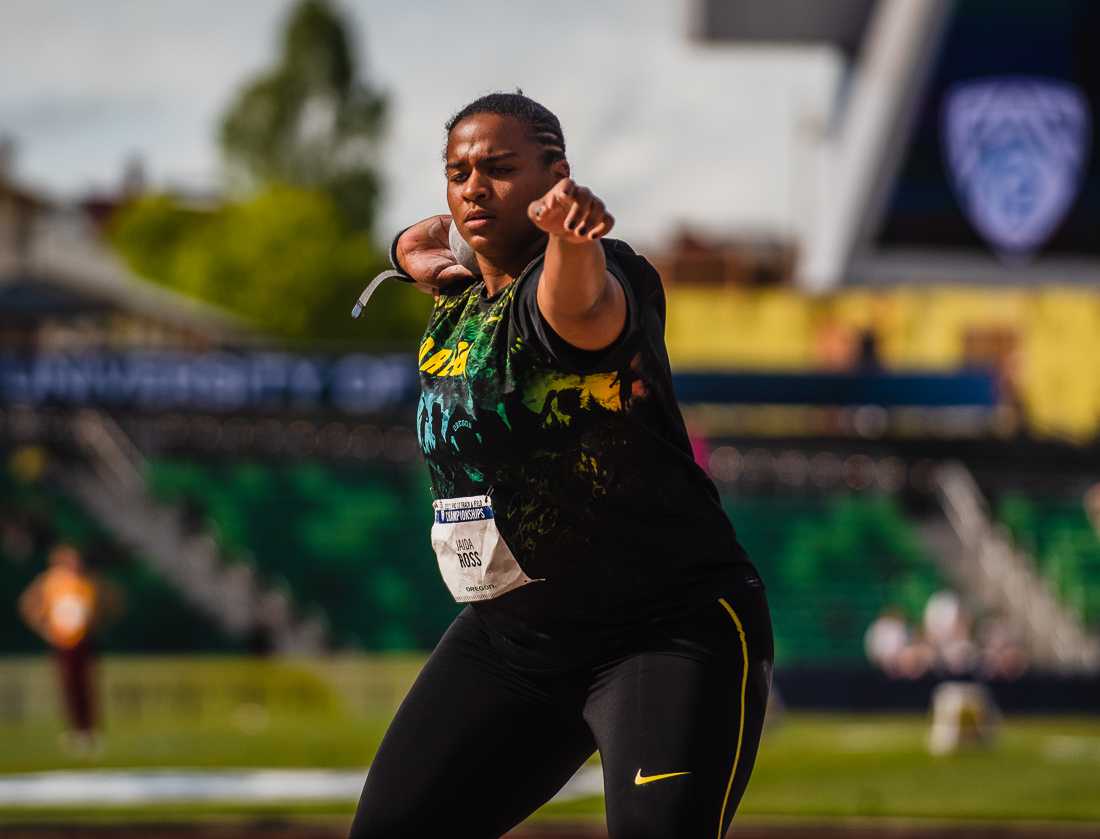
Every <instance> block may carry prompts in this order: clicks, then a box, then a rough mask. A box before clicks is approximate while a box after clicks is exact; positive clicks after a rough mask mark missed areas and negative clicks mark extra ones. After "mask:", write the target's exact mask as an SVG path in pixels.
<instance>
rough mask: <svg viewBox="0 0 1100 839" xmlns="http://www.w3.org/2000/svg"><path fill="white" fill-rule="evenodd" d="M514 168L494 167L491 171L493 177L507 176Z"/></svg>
mask: <svg viewBox="0 0 1100 839" xmlns="http://www.w3.org/2000/svg"><path fill="white" fill-rule="evenodd" d="M514 171H515V168H514V167H512V166H494V167H493V168H492V170H491V173H492V174H493V175H507V174H509V173H510V172H514Z"/></svg>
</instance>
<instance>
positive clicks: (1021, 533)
mask: <svg viewBox="0 0 1100 839" xmlns="http://www.w3.org/2000/svg"><path fill="white" fill-rule="evenodd" d="M996 509H997V518H998V519H999V520H1000V521H1001V522H1002V523H1003V524H1005V525H1006V526H1007V527H1008V529H1009V531H1010V532H1011V533H1012V536H1013V538H1014V539H1015V541H1016V544H1017V545H1018V546H1019V547H1020V548H1021V549H1023V550H1025V551H1026V552H1028V553H1029V554H1030V555H1031V556H1032V557H1034V559H1035V562H1036V565H1037V566H1038V568H1039V571H1040V573H1042V574H1043V576H1045V577H1046V579H1047V580H1048V581H1049V583H1050V585H1051V587H1052V588H1053V589H1054V590H1055V591H1056V592H1057V593H1058V594H1059V595H1060V596H1061V597H1062V599H1063V601H1064V602H1065V603H1066V604H1067V605H1068V606H1069V607H1070V608H1072V609H1073V610H1074V611H1075V612H1076V613H1077V614H1078V615H1080V616H1081V617H1082V618H1083V619H1084V621H1085V623H1086V624H1088V625H1089V626H1092V627H1100V539H1097V535H1096V532H1095V531H1094V530H1093V528H1092V525H1091V524H1090V523H1089V520H1088V517H1087V516H1086V515H1085V511H1084V508H1083V507H1082V505H1081V500H1080V499H1079V498H1063V499H1039V498H1036V497H1033V496H1026V495H1020V494H1008V495H1004V496H1002V497H1001V498H1000V500H999V501H998V503H997V505H996Z"/></svg>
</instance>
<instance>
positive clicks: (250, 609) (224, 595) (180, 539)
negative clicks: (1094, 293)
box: [59, 411, 326, 655]
mask: <svg viewBox="0 0 1100 839" xmlns="http://www.w3.org/2000/svg"><path fill="white" fill-rule="evenodd" d="M73 430H74V436H75V438H76V442H77V444H78V446H79V447H80V449H81V451H82V452H83V453H84V455H85V457H86V458H87V464H88V465H87V466H83V467H74V468H72V469H69V470H66V472H65V473H64V474H62V475H60V476H59V481H60V482H61V484H62V485H63V486H64V488H65V489H66V490H68V491H69V492H71V493H72V494H73V495H74V496H75V497H76V498H77V499H79V500H80V502H81V503H82V504H84V505H85V507H86V508H87V509H88V511H89V512H91V513H92V514H94V515H95V516H96V517H97V518H98V519H99V520H100V521H101V522H103V524H104V525H105V526H106V527H108V528H109V529H110V530H112V531H113V532H114V534H115V535H116V537H117V538H118V539H119V540H120V541H121V542H122V543H123V544H125V545H126V546H127V547H129V548H131V549H132V550H134V552H135V553H137V554H138V555H139V556H141V557H142V558H144V559H145V560H146V561H148V562H149V563H151V564H152V565H153V566H154V567H155V568H156V570H157V571H158V572H159V573H160V574H161V575H162V576H163V577H164V579H166V580H168V581H169V582H170V583H171V584H173V585H174V586H175V587H176V588H177V589H178V590H179V591H180V592H181V593H182V594H183V596H184V597H185V598H186V599H187V600H188V601H190V602H191V603H192V604H194V605H195V606H196V607H197V608H199V609H201V610H202V611H203V612H205V613H206V614H208V615H209V616H210V617H211V618H213V619H214V620H215V621H217V623H218V624H219V625H220V626H221V627H222V629H223V630H224V631H226V632H227V633H229V634H230V635H232V636H234V637H237V638H242V637H249V638H256V637H259V638H261V639H262V640H263V641H264V642H265V645H268V646H270V648H271V649H272V650H274V651H275V652H278V653H283V654H301V655H307V654H312V653H318V652H321V651H322V650H323V649H324V648H325V641H326V628H325V622H324V620H323V618H321V617H319V616H316V615H315V616H312V617H308V618H304V619H300V618H298V617H297V616H296V615H295V613H294V608H293V603H292V602H291V598H290V596H289V594H288V593H286V592H285V591H283V590H281V589H279V588H275V587H270V586H264V585H263V584H262V582H261V581H260V580H259V578H258V576H257V574H256V571H255V569H254V568H253V567H252V566H251V565H249V564H247V563H244V562H226V561H225V560H224V558H223V557H222V554H221V551H220V549H219V547H218V542H217V540H216V539H215V537H214V535H213V534H212V533H210V532H209V530H208V529H206V528H204V527H201V526H200V527H197V528H196V527H195V526H194V524H193V523H191V522H189V521H188V520H187V516H186V515H185V511H184V510H182V509H180V508H176V507H172V506H169V505H165V504H161V503H159V502H158V501H156V499H154V498H153V497H152V495H151V493H150V491H149V488H148V486H147V484H146V481H145V459H144V458H143V457H142V455H141V453H140V452H139V451H138V450H137V448H136V447H135V446H134V444H133V443H132V442H131V440H130V439H129V437H128V436H127V435H126V433H125V432H124V431H123V430H122V429H121V428H119V427H118V425H117V424H116V423H115V422H114V421H113V420H112V419H110V417H107V416H105V415H103V414H101V413H99V412H96V411H81V412H80V414H78V415H77V417H76V419H75V420H74V429H73Z"/></svg>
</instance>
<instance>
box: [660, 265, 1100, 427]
mask: <svg viewBox="0 0 1100 839" xmlns="http://www.w3.org/2000/svg"><path fill="white" fill-rule="evenodd" d="M668 298H669V313H668V328H667V339H668V346H669V354H670V356H671V359H672V363H673V366H675V367H676V368H677V369H680V370H723V369H724V370H732V369H737V370H772V371H784V370H786V371H796V370H798V371H806V370H826V369H836V366H835V364H833V363H831V360H830V358H829V357H828V355H827V352H826V350H825V349H823V348H824V347H825V342H826V340H827V336H828V335H829V334H830V333H833V334H835V333H837V332H841V333H843V332H844V331H848V332H849V333H858V332H867V331H869V332H872V333H873V334H874V336H875V338H876V345H877V351H878V353H877V355H878V359H879V361H880V363H881V364H882V365H883V367H885V368H886V369H887V370H892V371H907V370H908V371H912V370H926V371H951V370H957V369H959V368H961V367H963V366H965V364H966V362H967V352H966V347H967V339H968V335H970V336H973V335H974V334H975V333H976V332H978V331H981V330H990V329H996V330H1003V331H1005V332H1006V333H1008V334H1010V335H1011V336H1012V340H1013V342H1014V346H1015V351H1014V353H1013V359H1012V361H1011V365H1012V369H1013V379H1014V381H1015V382H1016V389H1017V393H1018V398H1019V401H1020V403H1021V404H1020V409H1021V412H1022V413H1023V415H1024V420H1025V421H1026V422H1027V424H1028V426H1029V428H1030V429H1031V430H1032V432H1033V433H1036V434H1038V435H1040V436H1056V437H1066V438H1070V439H1073V440H1077V441H1081V440H1087V439H1090V438H1092V437H1093V436H1094V435H1095V434H1096V433H1097V431H1098V430H1100V293H1097V292H1096V291H1092V290H1090V289H1082V288H1078V287H1062V286H1044V287H1041V288H1025V289H1000V290H992V289H990V288H988V287H966V286H950V287H948V286H928V287H921V288H915V287H904V288H896V289H891V290H862V289H853V290H846V291H842V292H838V293H836V294H832V295H826V296H821V297H811V296H808V295H805V294H803V293H800V292H797V291H794V290H791V289H731V288H729V287H724V288H715V287H713V286H711V287H701V286H700V287H696V286H689V285H676V286H673V287H672V288H670V289H669V290H668Z"/></svg>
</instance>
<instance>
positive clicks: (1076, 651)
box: [932, 462, 1100, 672]
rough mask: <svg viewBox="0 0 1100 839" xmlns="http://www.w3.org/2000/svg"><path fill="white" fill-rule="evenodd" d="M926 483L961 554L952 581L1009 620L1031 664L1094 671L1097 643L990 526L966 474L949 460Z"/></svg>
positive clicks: (1098, 662)
mask: <svg viewBox="0 0 1100 839" xmlns="http://www.w3.org/2000/svg"><path fill="white" fill-rule="evenodd" d="M932 482H933V486H934V488H935V491H936V494H937V496H938V497H939V500H940V503H941V505H942V507H943V511H944V514H945V515H946V517H947V520H948V522H949V524H950V525H951V528H952V530H953V531H954V533H955V535H956V536H957V538H958V540H959V542H960V544H961V548H962V550H961V551H960V552H959V562H958V563H957V564H956V567H954V568H953V569H952V570H953V572H954V573H953V576H954V577H955V581H956V583H958V584H959V585H961V586H962V587H963V588H964V589H965V590H966V594H967V595H968V596H969V597H970V598H971V599H973V600H974V601H975V602H977V603H980V604H981V605H982V606H983V607H984V608H986V609H990V610H996V611H998V612H1001V613H1002V614H1004V615H1005V616H1006V617H1007V618H1008V619H1009V620H1010V621H1012V622H1013V623H1014V624H1015V626H1016V628H1017V630H1018V631H1019V632H1020V634H1021V635H1022V637H1023V638H1024V641H1025V643H1026V644H1027V646H1028V648H1029V651H1030V653H1031V656H1032V658H1033V660H1034V661H1035V663H1036V664H1038V665H1040V666H1044V667H1047V668H1050V669H1054V670H1060V671H1065V672H1081V671H1085V672H1097V671H1100V639H1098V638H1096V637H1094V636H1090V635H1089V633H1088V632H1087V630H1086V628H1085V626H1084V624H1083V623H1082V622H1081V621H1080V620H1079V619H1078V617H1077V616H1076V615H1075V614H1074V613H1073V612H1072V611H1071V610H1069V609H1067V608H1065V607H1064V606H1063V604H1062V603H1061V601H1060V600H1059V599H1058V597H1057V596H1056V595H1055V593H1054V592H1053V591H1052V590H1051V588H1050V586H1049V585H1048V584H1047V582H1046V581H1045V580H1044V579H1043V578H1042V577H1041V576H1040V574H1039V572H1038V570H1037V568H1036V566H1035V562H1034V560H1033V559H1032V558H1031V557H1030V556H1028V555H1027V554H1026V553H1025V552H1024V551H1021V550H1020V549H1019V548H1017V547H1016V545H1015V544H1014V542H1013V540H1012V537H1011V535H1010V534H1009V533H1008V531H1007V529H1006V528H1004V527H1003V526H1002V525H999V524H996V523H995V522H993V520H992V517H991V516H990V514H989V511H988V507H987V504H986V501H985V498H984V497H983V496H982V493H981V490H980V489H979V488H978V485H977V483H976V482H975V480H974V478H973V476H972V475H971V474H970V471H969V470H968V469H967V468H966V467H965V466H964V465H962V464H961V463H958V462H949V463H945V464H942V465H941V466H939V467H937V468H936V469H935V470H933V473H932Z"/></svg>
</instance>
